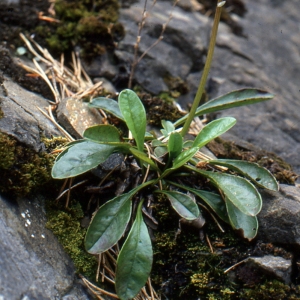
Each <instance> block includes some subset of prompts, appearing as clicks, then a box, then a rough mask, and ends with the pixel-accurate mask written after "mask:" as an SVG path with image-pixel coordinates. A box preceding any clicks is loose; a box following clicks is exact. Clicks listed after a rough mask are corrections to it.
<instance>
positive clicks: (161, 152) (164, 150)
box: [154, 146, 168, 157]
mask: <svg viewBox="0 0 300 300" xmlns="http://www.w3.org/2000/svg"><path fill="white" fill-rule="evenodd" d="M166 153H168V148H167V147H165V146H160V147H156V148H155V149H154V155H155V156H156V157H162V156H164V155H165V154H166Z"/></svg>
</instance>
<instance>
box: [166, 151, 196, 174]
mask: <svg viewBox="0 0 300 300" xmlns="http://www.w3.org/2000/svg"><path fill="white" fill-rule="evenodd" d="M198 150H199V148H198V147H193V148H190V149H188V150H185V151H183V152H181V153H180V154H179V155H178V156H177V157H176V159H175V160H174V161H173V167H172V169H177V168H179V167H181V166H183V165H184V164H185V163H186V162H188V161H189V160H190V159H191V158H192V157H193V156H194V155H195V154H196V153H197V151H198Z"/></svg>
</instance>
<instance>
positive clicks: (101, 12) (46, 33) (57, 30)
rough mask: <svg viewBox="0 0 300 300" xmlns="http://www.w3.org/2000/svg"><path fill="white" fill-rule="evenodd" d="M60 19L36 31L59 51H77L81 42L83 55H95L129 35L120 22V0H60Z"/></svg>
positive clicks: (41, 26) (56, 7) (58, 2)
mask: <svg viewBox="0 0 300 300" xmlns="http://www.w3.org/2000/svg"><path fill="white" fill-rule="evenodd" d="M54 9H55V12H56V18H57V19H58V20H59V21H60V22H59V23H49V22H48V23H47V24H46V25H45V26H44V25H39V26H38V27H37V28H36V32H37V33H38V34H39V35H40V37H42V38H43V39H45V40H46V41H47V43H48V48H49V50H50V51H53V52H55V53H56V54H59V55H60V54H61V53H62V52H65V53H66V52H70V51H73V49H74V46H79V48H80V51H81V55H82V56H84V57H86V58H91V57H94V56H96V55H101V54H103V53H105V52H106V50H107V49H111V48H113V47H114V42H115V41H118V40H120V39H122V38H123V37H124V35H125V31H124V28H123V26H122V25H121V24H120V23H117V20H118V14H119V2H118V1H117V0H112V1H105V0H79V1H74V0H73V1H65V0H57V1H56V2H55V6H54Z"/></svg>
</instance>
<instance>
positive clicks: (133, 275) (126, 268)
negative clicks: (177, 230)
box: [116, 202, 153, 300]
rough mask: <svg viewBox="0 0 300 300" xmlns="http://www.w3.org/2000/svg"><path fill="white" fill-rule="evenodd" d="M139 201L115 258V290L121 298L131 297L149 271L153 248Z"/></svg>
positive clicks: (143, 281)
mask: <svg viewBox="0 0 300 300" xmlns="http://www.w3.org/2000/svg"><path fill="white" fill-rule="evenodd" d="M141 208H142V202H140V204H139V206H138V209H137V215H136V219H135V221H134V223H133V225H132V228H131V230H130V232H129V234H128V237H127V239H126V241H125V243H124V245H123V247H122V249H121V251H120V254H119V256H118V259H117V270H116V291H117V294H118V296H119V298H120V299H121V300H131V299H133V298H134V297H135V296H136V295H137V294H138V292H139V291H140V289H141V288H142V287H143V286H144V285H145V283H146V281H147V279H148V277H149V275H150V271H151V267H152V261H153V250H152V245H151V239H150V236H149V233H148V229H147V226H146V224H145V222H144V221H143V217H142V209H141Z"/></svg>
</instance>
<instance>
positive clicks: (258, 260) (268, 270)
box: [245, 255, 292, 284]
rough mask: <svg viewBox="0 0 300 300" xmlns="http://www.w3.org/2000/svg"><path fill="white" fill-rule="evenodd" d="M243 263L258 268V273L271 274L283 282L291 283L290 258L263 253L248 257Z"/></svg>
mask: <svg viewBox="0 0 300 300" xmlns="http://www.w3.org/2000/svg"><path fill="white" fill-rule="evenodd" d="M245 263H246V265H250V266H251V267H254V268H255V269H258V271H259V273H260V274H261V273H265V274H266V275H271V276H273V277H276V278H278V279H280V280H281V281H283V282H284V283H285V284H290V283H291V274H292V263H291V261H290V260H287V259H284V258H283V257H279V256H272V255H265V256H263V257H249V258H248V259H247V260H246V262H245Z"/></svg>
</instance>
